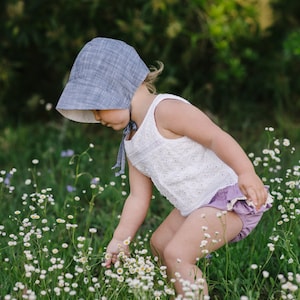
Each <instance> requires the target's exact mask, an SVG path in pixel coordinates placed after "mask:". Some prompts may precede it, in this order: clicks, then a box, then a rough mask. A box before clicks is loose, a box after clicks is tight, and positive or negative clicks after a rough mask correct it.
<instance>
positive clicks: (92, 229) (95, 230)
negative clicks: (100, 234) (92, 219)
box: [89, 228, 97, 233]
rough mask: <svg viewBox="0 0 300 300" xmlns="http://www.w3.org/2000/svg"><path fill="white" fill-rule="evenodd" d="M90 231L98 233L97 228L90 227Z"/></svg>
mask: <svg viewBox="0 0 300 300" xmlns="http://www.w3.org/2000/svg"><path fill="white" fill-rule="evenodd" d="M89 232H90V233H96V232H97V229H96V228H90V229H89Z"/></svg>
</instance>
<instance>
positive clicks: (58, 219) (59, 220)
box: [56, 218, 66, 224]
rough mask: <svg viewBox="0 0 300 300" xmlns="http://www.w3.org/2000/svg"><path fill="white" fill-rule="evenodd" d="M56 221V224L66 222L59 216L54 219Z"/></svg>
mask: <svg viewBox="0 0 300 300" xmlns="http://www.w3.org/2000/svg"><path fill="white" fill-rule="evenodd" d="M56 222H57V223H58V224H63V223H66V221H65V220H64V219H61V218H57V219H56Z"/></svg>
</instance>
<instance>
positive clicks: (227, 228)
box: [57, 38, 271, 299]
mask: <svg viewBox="0 0 300 300" xmlns="http://www.w3.org/2000/svg"><path fill="white" fill-rule="evenodd" d="M158 66H159V67H158V68H151V69H149V68H148V67H147V66H146V65H145V63H144V62H143V61H142V59H141V58H140V57H139V55H138V54H137V52H136V51H135V49H134V48H132V47H131V46H129V45H128V44H126V43H125V42H123V41H119V40H114V39H109V38H95V39H93V40H91V41H90V42H88V43H87V44H86V45H85V46H84V47H83V49H82V50H81V51H80V53H79V54H78V56H77V58H76V60H75V62H74V65H73V67H72V70H71V73H70V78H69V81H68V83H67V84H66V86H65V88H64V90H63V93H62V95H61V97H60V99H59V101H58V104H57V110H58V111H59V112H60V113H61V114H62V115H63V116H65V117H66V118H68V119H71V120H74V121H77V122H87V123H94V122H99V123H101V124H102V125H105V126H108V127H111V128H112V129H114V130H123V131H124V135H123V139H122V141H121V145H120V149H119V153H118V158H117V164H116V166H115V168H120V170H118V172H117V175H119V174H122V173H124V168H125V153H126V156H127V160H128V168H129V170H128V173H129V184H130V193H129V195H128V197H127V199H126V202H125V204H124V208H123V211H122V215H121V218H120V222H119V224H118V226H117V228H116V229H115V232H114V235H113V237H112V239H111V241H110V243H109V244H108V246H107V256H106V261H105V265H106V267H108V268H109V267H110V266H111V265H112V264H114V263H115V262H116V261H117V259H118V254H119V253H120V252H121V251H124V252H125V253H126V254H128V255H129V247H128V245H126V243H123V242H124V241H125V240H128V239H133V238H134V236H135V234H136V232H137V230H138V229H139V227H140V226H141V224H142V223H143V221H144V219H145V217H146V214H147V210H148V208H149V204H150V200H151V196H152V185H153V184H154V185H155V186H156V187H157V189H158V190H159V191H160V193H161V194H162V195H163V196H165V198H166V199H167V200H168V201H170V203H171V204H172V205H173V206H174V209H173V210H172V211H171V213H170V214H169V215H168V217H167V218H166V219H165V220H164V221H163V222H162V224H161V225H160V226H159V227H158V228H157V229H156V230H155V231H154V233H153V235H152V237H151V248H152V251H153V254H154V255H156V256H158V257H159V259H160V261H161V263H162V264H164V265H165V266H167V272H168V277H169V278H170V279H175V283H174V284H175V289H176V292H177V295H181V296H182V297H184V296H185V291H186V290H185V288H184V285H183V282H185V283H190V284H194V283H195V284H197V285H198V286H199V288H198V290H196V291H194V293H195V295H194V296H195V298H194V299H209V296H208V287H207V284H206V281H205V279H204V278H203V275H202V272H201V270H200V269H199V267H198V266H197V261H198V260H199V259H200V258H202V257H204V256H206V255H207V253H210V252H212V251H214V250H217V249H218V248H220V247H221V246H223V245H224V244H226V243H229V242H236V241H239V240H241V239H243V238H245V237H246V236H247V235H248V234H249V233H250V232H251V231H252V230H253V228H254V227H255V226H256V225H257V224H258V222H259V220H260V219H261V217H262V215H263V213H264V212H265V211H266V210H268V209H269V208H270V207H271V204H270V203H271V197H270V195H269V194H268V192H267V189H266V188H265V186H264V184H263V183H262V181H261V179H260V178H259V177H258V176H257V174H256V173H255V170H254V167H253V165H252V163H251V161H250V160H249V159H248V157H247V155H246V154H245V152H244V151H243V150H242V148H241V147H240V146H239V144H238V143H237V142H236V141H235V140H234V139H233V138H232V137H231V136H230V135H229V134H227V133H226V132H224V131H223V130H222V129H221V128H219V127H218V126H217V125H216V124H214V123H213V122H212V121H211V120H210V119H209V118H208V117H207V116H206V115H205V114H204V113H203V112H202V111H201V110H199V109H198V108H197V107H195V106H194V105H192V104H191V103H190V102H188V101H187V100H185V99H183V98H181V97H179V96H175V95H172V94H156V91H155V86H154V81H155V79H156V78H157V76H158V75H159V74H160V73H161V72H162V69H163V64H162V63H159V65H158ZM155 201H157V200H155Z"/></svg>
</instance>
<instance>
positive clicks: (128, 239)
mask: <svg viewBox="0 0 300 300" xmlns="http://www.w3.org/2000/svg"><path fill="white" fill-rule="evenodd" d="M130 241H131V237H130V236H129V237H128V238H127V239H126V240H124V241H123V244H124V245H125V246H128V245H129V244H130Z"/></svg>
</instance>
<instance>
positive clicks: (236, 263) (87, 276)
mask: <svg viewBox="0 0 300 300" xmlns="http://www.w3.org/2000/svg"><path fill="white" fill-rule="evenodd" d="M33 132H34V133H35V137H33V134H32V133H33ZM111 134H114V133H112V132H111V131H110V130H106V129H105V128H102V127H101V129H100V127H98V126H97V128H96V127H93V126H87V127H85V126H83V127H81V129H80V130H79V129H78V127H77V126H76V125H72V124H71V123H69V122H66V123H64V125H63V126H62V127H56V126H54V125H51V124H50V125H48V127H47V128H46V129H45V128H38V127H37V128H32V127H30V126H29V127H21V128H18V129H17V130H12V129H10V128H6V129H5V130H3V132H2V135H1V137H0V142H1V143H0V144H1V149H0V150H1V154H0V162H1V167H0V172H1V173H0V215H1V219H0V269H1V272H0V299H102V300H104V299H170V298H171V297H172V295H174V289H173V286H172V282H168V281H167V278H166V268H165V267H164V266H161V265H159V263H158V260H157V258H156V257H153V256H152V255H151V252H150V247H149V239H150V236H151V232H152V231H153V230H155V228H156V227H157V226H158V225H159V224H160V222H162V220H163V219H164V217H165V216H166V215H167V214H168V213H169V212H170V210H171V209H172V208H171V206H170V205H169V204H168V203H167V201H165V200H164V199H163V197H162V196H160V195H159V193H158V192H157V191H156V190H155V189H154V191H153V200H152V203H151V208H150V211H149V213H148V216H147V219H146V220H145V222H144V224H143V226H142V227H141V229H140V230H139V232H138V236H137V237H136V238H135V239H134V240H133V241H131V243H130V248H131V256H130V257H126V256H124V255H122V254H121V256H120V260H119V262H118V263H117V264H116V265H115V266H114V267H113V268H111V269H105V268H104V267H103V266H102V262H103V259H104V257H105V247H106V245H107V244H108V242H109V241H110V239H111V236H112V233H113V231H114V228H115V226H116V225H117V223H118V220H119V215H120V213H121V209H122V206H123V203H124V200H125V199H126V195H127V194H128V191H129V187H128V182H127V177H126V175H124V176H122V177H120V178H115V177H114V174H113V171H111V170H110V167H111V166H112V165H113V164H114V159H115V157H116V152H117V148H118V143H119V137H118V136H117V137H116V138H112V136H111ZM258 140H260V141H261V143H260V148H258V149H257V153H249V157H250V158H251V159H252V161H253V163H254V165H255V167H256V170H257V172H258V174H259V175H260V176H261V177H262V178H263V179H264V182H265V184H266V185H269V186H270V191H271V193H272V195H273V197H274V203H273V208H272V209H271V210H270V211H268V212H267V213H266V214H265V215H264V217H263V219H262V221H261V222H260V224H259V226H258V227H257V228H256V229H255V230H254V231H253V233H252V234H251V235H250V236H249V237H247V238H246V239H245V240H243V241H240V242H239V243H234V244H230V245H228V246H225V247H223V248H222V249H220V250H218V251H216V252H214V253H210V254H209V255H207V257H206V258H205V259H203V260H200V261H199V266H200V267H201V269H202V270H203V271H204V273H205V275H206V277H207V280H208V284H209V287H210V295H211V299H215V300H221V299H222V300H223V299H226V300H236V299H241V300H250V299H251V300H254V299H257V300H258V299H259V300H261V299H262V300H264V299H274V300H275V299H300V288H299V287H300V267H299V256H300V255H299V253H300V250H299V249H300V229H299V225H298V224H299V219H300V203H299V202H300V196H299V191H300V183H299V177H300V162H299V152H297V151H296V149H295V148H294V147H293V145H291V143H290V141H289V140H288V139H287V138H284V137H276V131H274V129H273V128H266V129H265V130H262V133H261V137H259V138H258ZM125 242H126V243H127V242H129V241H125ZM179 275H180V274H179ZM199 284H200V285H201V283H199ZM198 288H199V287H198ZM187 289H190V291H191V293H190V295H191V296H190V298H188V299H196V298H195V297H194V296H193V293H192V292H193V290H195V289H197V287H194V286H187Z"/></svg>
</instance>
